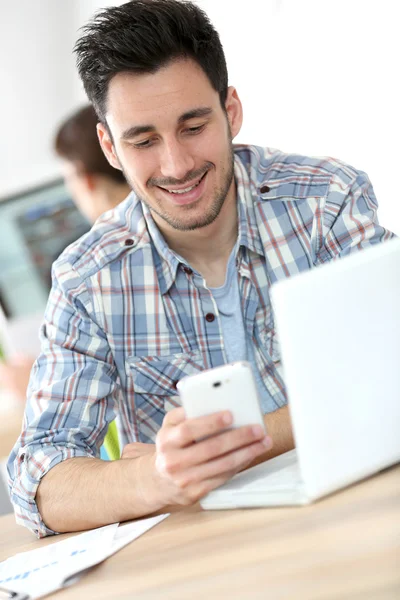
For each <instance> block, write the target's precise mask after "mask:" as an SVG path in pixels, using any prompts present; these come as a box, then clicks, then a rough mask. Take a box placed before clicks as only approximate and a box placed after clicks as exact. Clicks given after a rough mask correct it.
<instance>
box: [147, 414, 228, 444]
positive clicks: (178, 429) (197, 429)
mask: <svg viewBox="0 0 400 600" xmlns="http://www.w3.org/2000/svg"><path fill="white" fill-rule="evenodd" d="M176 410H177V411H178V409H176ZM182 410H183V409H182ZM172 412H175V410H174V411H171V413H169V414H168V416H169V415H170V414H172ZM180 416H181V413H177V415H174V420H175V423H176V421H177V420H178V418H179V417H180ZM164 422H165V421H164ZM231 424H232V414H231V412H230V411H223V412H219V413H214V414H212V415H207V416H205V417H198V418H196V419H185V418H183V420H182V421H181V422H180V423H179V424H176V425H175V426H170V425H171V421H170V420H168V421H167V423H165V425H166V426H167V427H166V429H165V430H164V431H162V432H160V435H159V437H158V440H157V447H158V448H159V449H160V450H162V451H163V450H169V449H172V448H186V447H187V446H190V445H191V444H193V442H195V441H196V440H199V439H201V438H205V437H208V436H211V435H215V434H217V433H221V431H223V430H224V429H226V428H227V427H229V425H231Z"/></svg>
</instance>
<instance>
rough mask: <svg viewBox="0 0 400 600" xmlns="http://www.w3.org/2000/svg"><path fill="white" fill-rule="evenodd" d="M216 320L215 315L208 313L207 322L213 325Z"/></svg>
mask: <svg viewBox="0 0 400 600" xmlns="http://www.w3.org/2000/svg"><path fill="white" fill-rule="evenodd" d="M214 319H215V315H213V314H212V313H207V314H206V321H208V323H212V322H213V321H214Z"/></svg>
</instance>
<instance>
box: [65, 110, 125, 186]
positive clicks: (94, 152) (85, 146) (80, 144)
mask: <svg viewBox="0 0 400 600" xmlns="http://www.w3.org/2000/svg"><path fill="white" fill-rule="evenodd" d="M97 123H98V118H97V115H96V112H95V110H94V108H93V106H92V105H90V104H89V105H88V106H85V107H83V108H81V109H79V110H78V111H76V112H75V113H74V114H73V115H71V116H70V117H69V118H68V119H66V120H65V121H64V122H63V123H62V125H61V126H60V128H59V130H58V131H57V134H56V137H55V140H54V148H55V151H56V152H57V154H58V155H59V156H60V157H61V158H64V159H66V160H69V161H70V162H78V163H79V164H80V165H81V166H82V168H83V170H84V172H86V173H91V174H92V175H103V176H105V177H109V178H111V179H113V180H114V181H116V182H118V183H124V182H125V177H124V176H123V174H122V173H121V171H119V170H118V169H114V167H112V166H111V165H110V163H109V162H108V160H107V159H106V157H105V156H104V153H103V150H102V149H101V147H100V143H99V140H98V137H97V131H96V125H97Z"/></svg>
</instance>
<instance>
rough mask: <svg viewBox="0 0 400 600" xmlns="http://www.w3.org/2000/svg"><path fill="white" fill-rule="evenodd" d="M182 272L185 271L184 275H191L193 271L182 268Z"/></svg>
mask: <svg viewBox="0 0 400 600" xmlns="http://www.w3.org/2000/svg"><path fill="white" fill-rule="evenodd" d="M183 270H184V271H185V273H186V275H193V271H192V269H191V268H190V267H186V266H184V267H183Z"/></svg>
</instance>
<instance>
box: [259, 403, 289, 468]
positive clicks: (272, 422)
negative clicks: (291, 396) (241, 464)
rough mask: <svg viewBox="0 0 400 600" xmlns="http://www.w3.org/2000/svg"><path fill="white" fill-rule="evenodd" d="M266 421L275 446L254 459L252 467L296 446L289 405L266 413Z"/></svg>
mask: <svg viewBox="0 0 400 600" xmlns="http://www.w3.org/2000/svg"><path fill="white" fill-rule="evenodd" d="M264 423H265V426H266V428H267V433H268V435H270V436H271V437H272V441H273V446H272V448H271V450H268V452H266V453H265V454H263V455H262V456H259V457H258V458H257V459H256V460H255V461H253V462H252V463H251V465H250V466H251V467H254V466H255V465H258V464H259V463H261V462H264V461H266V460H269V459H270V458H273V457H274V456H279V455H280V454H283V453H284V452H288V451H289V450H293V448H294V439H293V432H292V424H291V420H290V413H289V409H288V407H287V406H284V407H283V408H279V409H278V410H275V411H274V412H272V413H268V414H267V415H265V416H264Z"/></svg>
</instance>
